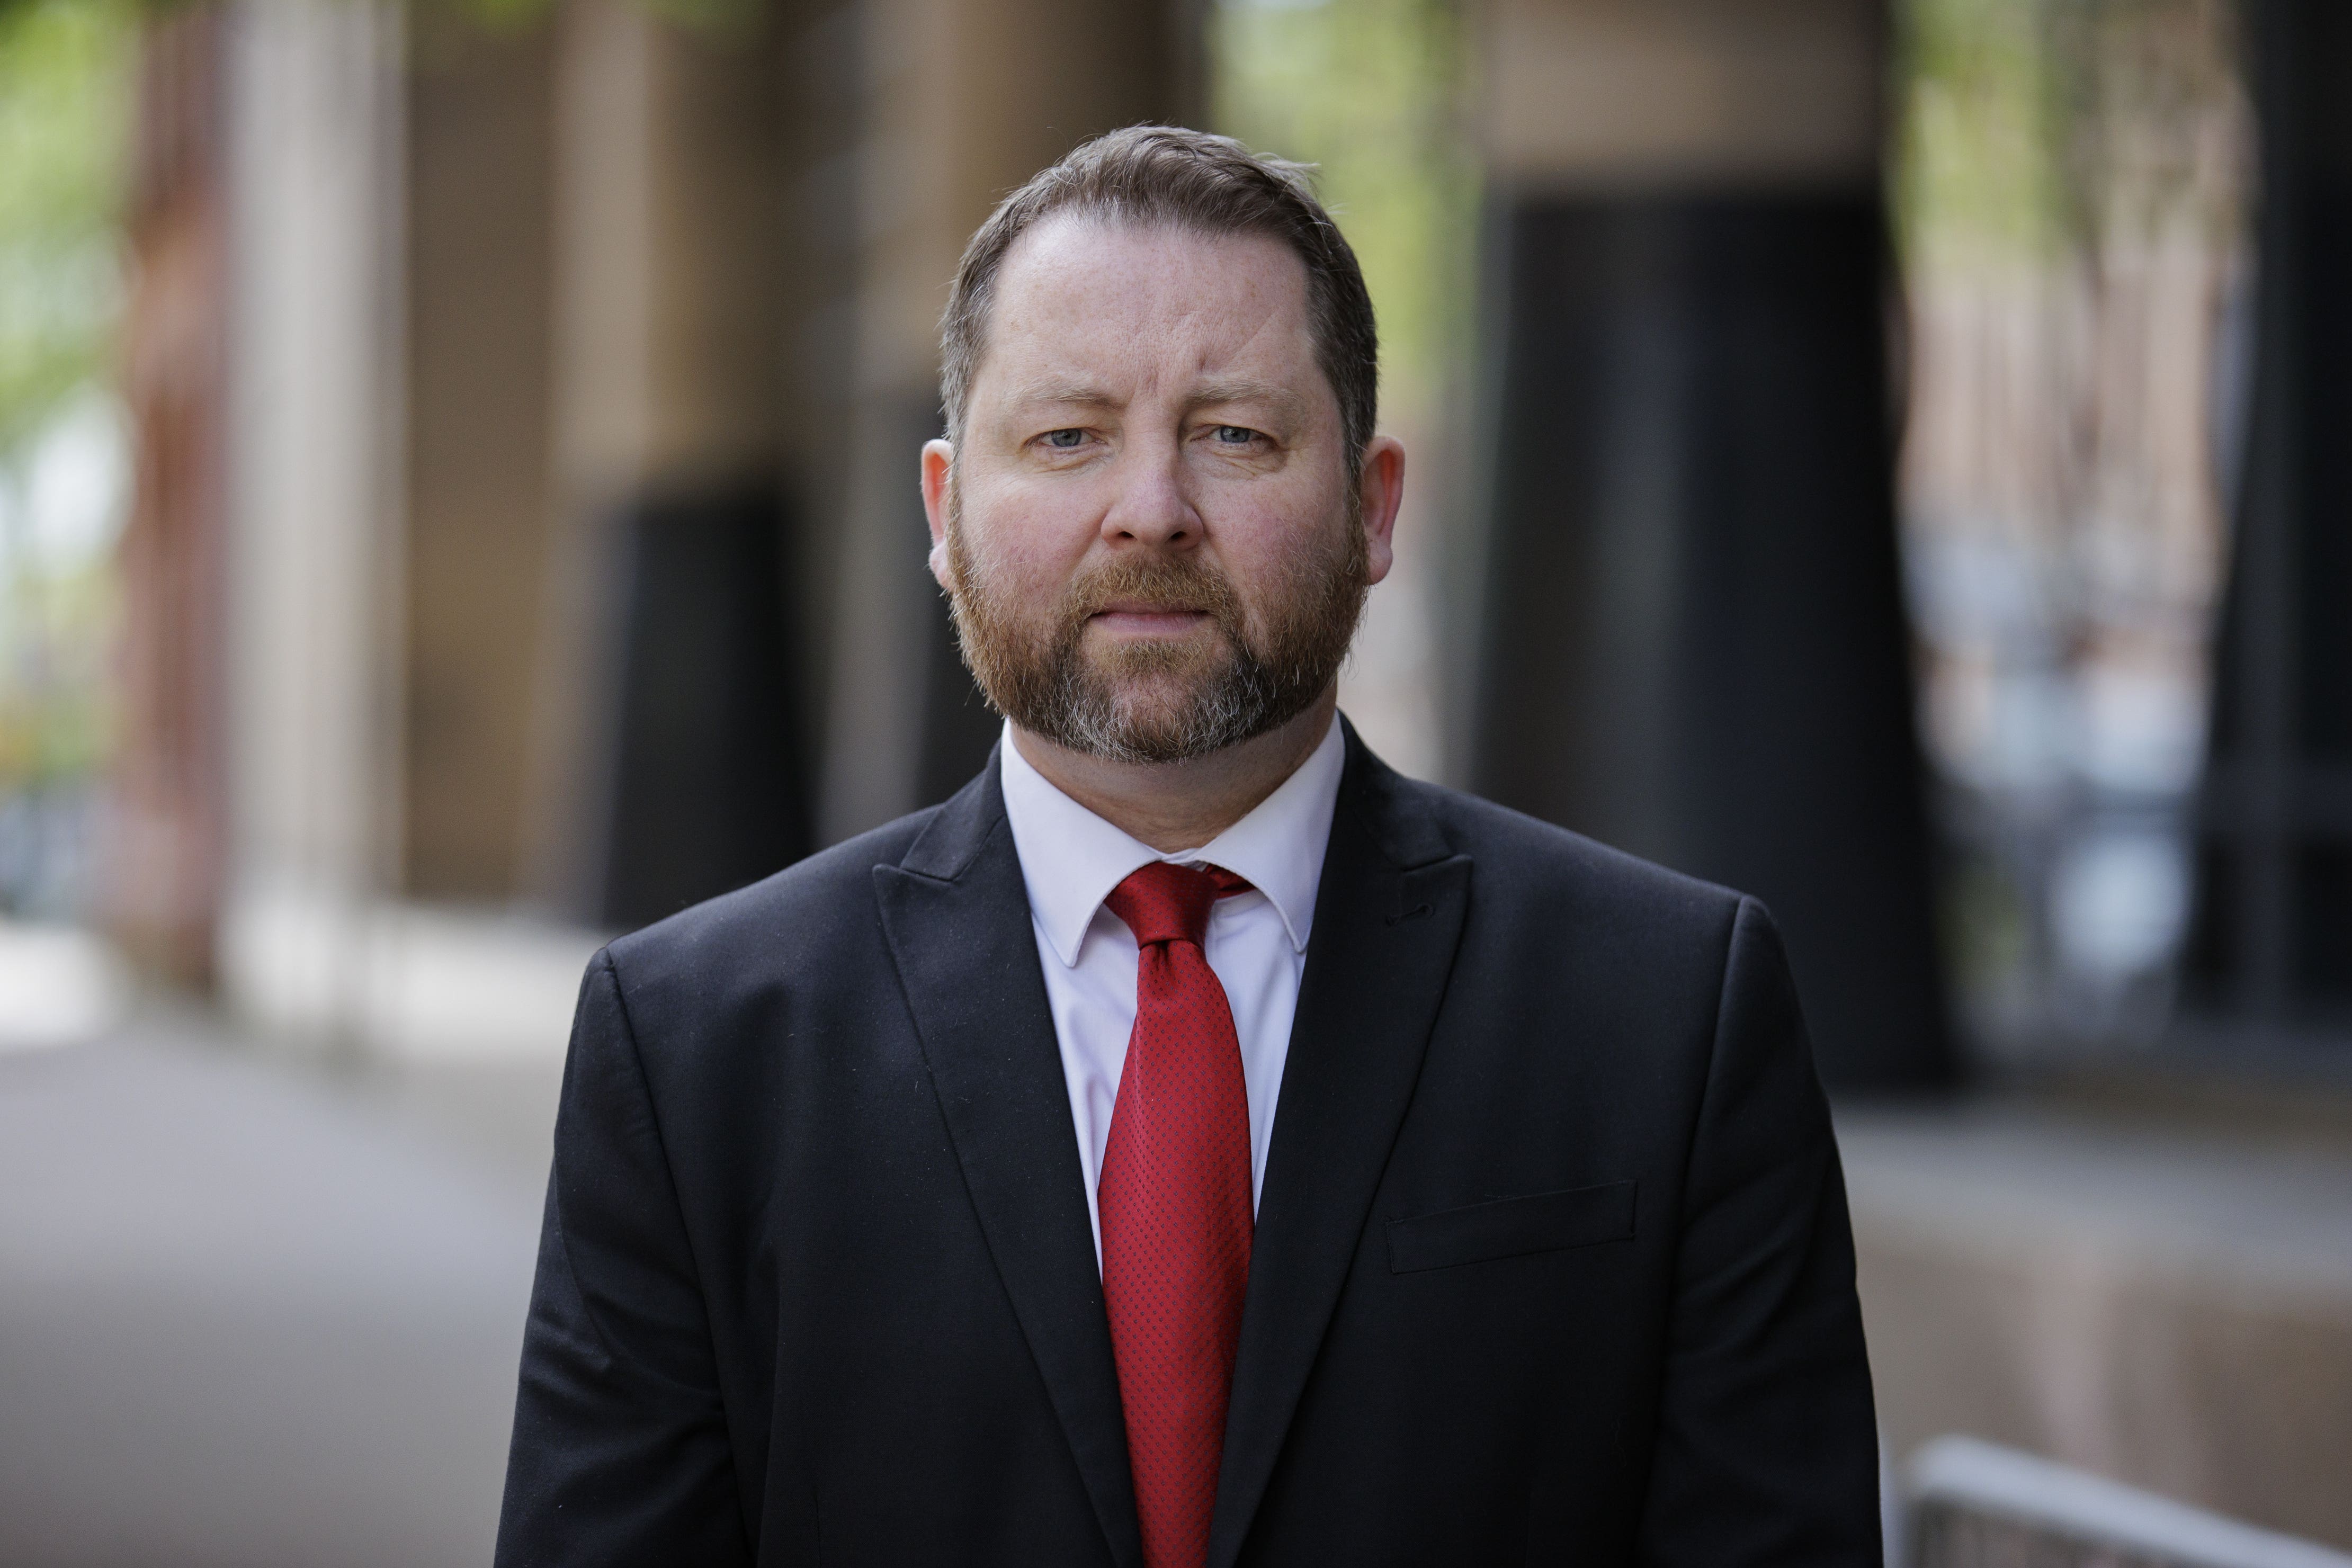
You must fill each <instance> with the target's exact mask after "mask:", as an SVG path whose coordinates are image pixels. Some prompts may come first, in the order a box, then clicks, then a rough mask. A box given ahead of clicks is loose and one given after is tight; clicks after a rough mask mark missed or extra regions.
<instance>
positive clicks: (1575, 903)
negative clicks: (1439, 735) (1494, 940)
mask: <svg viewBox="0 0 2352 1568" xmlns="http://www.w3.org/2000/svg"><path fill="white" fill-rule="evenodd" d="M1379 773H1380V774H1381V775H1382V776H1383V777H1378V778H1370V779H1366V781H1365V782H1366V785H1367V788H1366V789H1364V790H1363V792H1362V796H1361V800H1362V803H1363V807H1364V809H1363V810H1362V812H1361V816H1362V818H1363V820H1364V821H1366V822H1367V824H1368V825H1374V824H1381V823H1382V822H1385V823H1386V824H1388V831H1387V835H1386V836H1388V837H1390V838H1391V839H1392V840H1402V841H1403V843H1402V849H1403V852H1405V853H1406V854H1411V853H1412V852H1413V851H1414V850H1415V849H1418V851H1419V853H1420V854H1421V855H1422V856H1423V857H1427V856H1428V855H1429V854H1430V853H1431V852H1432V851H1433V850H1434V849H1437V848H1439V847H1440V846H1442V849H1443V851H1444V853H1446V854H1448V855H1460V856H1465V857H1466V858H1467V859H1468V860H1469V861H1470V862H1471V898H1472V901H1473V904H1474V906H1476V907H1479V908H1481V909H1482V910H1483V911H1485V912H1486V913H1488V914H1490V915H1518V916H1525V917H1536V916H1539V915H1540V916H1547V917H1549V918H1551V919H1554V920H1567V921H1569V922H1570V923H1571V925H1573V926H1575V927H1577V928H1580V929H1585V928H1591V927H1594V926H1600V927H1608V928H1616V929H1621V930H1627V931H1636V932H1642V933H1646V934H1648V935H1649V936H1651V937H1652V938H1654V940H1657V941H1663V942H1675V941H1688V940H1694V939H1707V938H1712V939H1714V940H1716V941H1718V942H1719V941H1720V940H1721V939H1722V938H1724V937H1726V936H1728V934H1729V929H1730V925H1731V924H1732V922H1733V921H1734V920H1735V919H1737V917H1738V914H1739V911H1740V908H1741V906H1742V904H1748V905H1749V906H1750V907H1751V908H1754V907H1758V906H1756V905H1755V904H1754V901H1753V900H1752V899H1748V898H1746V897H1745V896H1744V895H1743V894H1739V893H1738V892H1736V891H1735V890H1733V889H1730V888H1727V887H1720V886H1717V884H1715V883H1709V882H1704V881H1701V880H1700V879H1699V878H1697V877H1694V876H1686V875H1685V874H1683V873H1680V872H1676V871H1672V870H1669V869H1668V868H1666V867H1664V866H1662V865H1658V864H1655V863H1654V862H1650V861H1645V860H1643V859H1641V858H1639V857H1638V856H1635V855H1631V854H1627V853H1625V852H1623V851H1622V850H1616V849H1612V848H1611V847H1609V846H1608V845H1606V844H1603V843H1601V842H1598V841H1595V840H1592V839H1589V838H1586V837H1585V836H1584V835H1583V834H1581V833H1578V832H1572V831H1570V830H1568V829H1566V828H1562V827H1558V826H1555V825H1554V824H1552V823H1550V822H1546V821H1539V820H1538V819H1537V818H1534V817H1530V816H1528V815H1526V814H1524V813H1523V812H1519V811H1514V810H1509V809H1508V808H1507V807H1503V806H1498V805H1496V804H1495V803H1494V802H1493V801H1491V800H1482V799H1481V798H1479V797H1478V796H1475V795H1471V794H1466V793H1465V792H1463V791H1461V790H1458V789H1445V788H1444V787H1443V786H1440V785H1435V784H1427V783H1423V782H1421V781H1420V780H1418V779H1406V778H1404V777H1402V775H1399V774H1396V773H1394V772H1391V771H1390V770H1389V769H1387V768H1380V769H1379ZM1400 829H1402V830H1403V831H1398V830H1400ZM1374 831H1376V832H1379V831H1381V829H1380V827H1379V826H1374ZM1416 841H1418V842H1416Z"/></svg>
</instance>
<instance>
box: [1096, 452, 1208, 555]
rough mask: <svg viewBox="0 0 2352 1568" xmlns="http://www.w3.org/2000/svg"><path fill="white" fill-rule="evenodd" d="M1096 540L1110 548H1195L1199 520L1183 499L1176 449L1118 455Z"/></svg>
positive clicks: (1190, 506) (1182, 486)
mask: <svg viewBox="0 0 2352 1568" xmlns="http://www.w3.org/2000/svg"><path fill="white" fill-rule="evenodd" d="M1113 485H1114V489H1113V492H1112V495H1111V498H1110V505H1109V507H1108V508H1107V509H1106V510H1105V511H1104V513H1103V519H1102V537H1103V538H1104V540H1105V541H1106V542H1108V543H1110V544H1113V545H1128V544H1136V545H1141V546H1142V547H1144V548H1145V549H1192V548H1193V547H1194V546H1196V545H1198V544H1199V543H1200V542H1201V534H1202V526H1201V515H1200V513H1199V512H1198V511H1197V510H1196V509H1194V507H1193V505H1192V497H1190V496H1188V495H1187V494H1186V493H1185V487H1184V483H1183V465H1182V464H1181V462H1180V461H1179V458H1178V454H1177V450H1176V447H1175V445H1174V444H1173V443H1171V444H1169V445H1168V446H1167V447H1165V448H1164V449H1163V448H1161V447H1160V446H1159V445H1158V444H1150V443H1138V444H1134V445H1130V446H1129V448H1128V449H1127V450H1126V451H1124V452H1122V453H1120V454H1119V455H1118V461H1117V463H1116V465H1115V466H1114V468H1113Z"/></svg>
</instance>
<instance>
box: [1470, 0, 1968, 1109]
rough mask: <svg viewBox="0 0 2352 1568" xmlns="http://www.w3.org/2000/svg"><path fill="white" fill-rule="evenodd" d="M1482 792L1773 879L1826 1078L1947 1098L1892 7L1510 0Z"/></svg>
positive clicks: (1477, 752) (1479, 718) (1855, 2)
mask: <svg viewBox="0 0 2352 1568" xmlns="http://www.w3.org/2000/svg"><path fill="white" fill-rule="evenodd" d="M1484 26H1485V27H1486V37H1485V39H1484V58H1485V69H1486V94H1485V101H1486V136H1487V139H1488V142H1487V144H1488V148H1489V157H1490V160H1491V189H1492V191H1493V193H1494V201H1493V208H1492V228H1491V233H1490V254H1489V267H1488V270H1489V277H1490V279H1491V284H1490V298H1489V300H1488V312H1489V317H1490V321H1491V334H1492V335H1491V341H1490V350H1489V351H1490V364H1491V369H1490V372H1489V378H1490V381H1489V384H1490V386H1491V388H1492V389H1493V390H1492V395H1493V397H1494V399H1495V417H1494V420H1493V423H1492V427H1493V429H1494V431H1495V437H1494V439H1495V441H1496V450H1495V458H1494V462H1495V467H1494V475H1493V481H1492V484H1493V489H1492V494H1491V508H1490V517H1489V523H1488V527H1489V529H1490V533H1489V538H1488V561H1489V565H1488V573H1489V575H1488V587H1487V589H1486V603H1485V607H1484V613H1483V618H1482V619H1483V624H1484V627H1485V639H1484V646H1483V648H1482V650H1481V653H1480V659H1481V672H1482V673H1481V677H1480V682H1479V701H1478V704H1477V711H1476V714H1475V720H1474V727H1473V728H1474V733H1473V735H1472V737H1471V741H1470V752H1471V769H1470V770H1471V775H1472V778H1473V781H1474V787H1475V788H1476V789H1479V790H1480V791H1481V792H1483V793H1486V794H1488V795H1491V796H1493V797H1494V798H1495V799H1496V800H1501V801H1503V802H1505V803H1507V804H1509V805H1512V806H1516V807H1518V808H1520V809H1522V810H1528V811H1531V812H1534V813H1535V814H1537V815H1539V816H1543V817H1546V818H1549V819H1550V820H1552V821H1558V822H1561V823H1564V824H1566V825H1568V826H1570V827H1573V828H1576V829H1578V830H1580V831H1585V832H1589V833H1591V834H1592V835H1594V836H1595V837H1597V838H1600V839H1602V840H1604V841H1609V842H1612V843H1614V844H1617V845H1619V846H1621V847H1622V848H1625V849H1628V850H1631V851H1633V852H1637V853H1641V854H1643V855H1647V856H1650V857H1653V858H1655V859H1658V860H1661V861H1663V862H1665V863H1667V864H1669V865H1673V866H1675V867H1677V868H1678V869H1681V870H1684V871H1687V872H1690V873H1695V874H1697V875H1700V876H1705V877H1708V878H1711V879H1713V880H1717V881H1720V882H1724V883H1729V884H1731V885H1733V886H1736V887H1739V888H1741V889H1743V890H1744V891H1748V892H1751V893H1754V894H1758V895H1759V896H1761V897H1762V898H1764V899H1765V900H1766V901H1767V902H1768V903H1769V904H1771V906H1772V908H1773V910H1774V912H1775V913H1776V914H1777V915H1779V917H1780V923H1781V925H1782V928H1783V930H1784V932H1785V934H1786V936H1787V938H1788V943H1789V946H1790V954H1791V956H1792V959H1793V961H1794V963H1795V966H1796V971H1797V976H1798V981H1799V985H1800V988H1801V991H1802V993H1803V998H1804V1003H1805V1009H1806V1013H1807V1017H1808V1019H1809V1021H1810V1023H1811V1028H1812V1032H1813V1038H1814V1049H1815V1052H1816V1056H1817V1059H1818V1061H1819V1063H1820V1065H1821V1069H1822V1075H1823V1077H1824V1079H1825V1080H1827V1081H1828V1082H1831V1083H1832V1084H1833V1085H1837V1086H1843V1087H1852V1088H1893V1087H1902V1086H1911V1085H1920V1084H1927V1083H1932V1082H1939V1081H1941V1080H1943V1079H1945V1078H1946V1077H1947V1076H1948V1073H1949V1071H1950V1058H1949V1054H1948V1044H1947V1036H1946V1026H1945V1021H1944V1017H1943V1010H1942V997H1941V991H1940V986H1939V982H1938V974H1937V962H1936V956H1935V945H1934V939H1933V935H1932V930H1931V914H1930V895H1929V887H1928V863H1927V862H1928V852H1927V834H1926V829H1925V822H1924V814H1923V809H1922V801H1921V798H1920V789H1921V779H1920V769H1919V763H1918V757H1917V748H1916V739H1915V737H1914V734H1913V729H1912V699H1911V689H1910V666H1909V649H1908V645H1907V637H1906V626H1905V618H1904V612H1903V605H1902V600H1901V583H1900V580H1899V575H1898V571H1897V566H1896V559H1895V513H1894V503H1893V494H1894V488H1893V478H1892V444H1893V442H1892V437H1893V433H1894V427H1895V412H1894V409H1893V407H1892V404H1891V400H1890V398H1889V396H1888V374H1889V372H1888V354H1887V345H1886V341H1885V316H1886V312H1887V308H1888V306H1887V299H1888V293H1889V289H1888V282H1889V279H1888V266H1887V254H1886V241H1885V214H1884V212H1883V210H1882V203H1881V198H1880V194H1879V191H1880V179H1881V175H1880V153H1881V141H1882V138H1883V134H1884V131H1883V112H1882V106H1881V101H1880V99H1881V95H1882V92H1883V89H1884V81H1885V72H1886V60H1885V17H1884V16H1883V15H1882V10H1881V7H1880V5H1878V4H1876V3H1875V0H1638V3H1637V0H1496V3H1495V4H1494V5H1491V6H1490V7H1488V9H1487V11H1486V19H1485V23H1484Z"/></svg>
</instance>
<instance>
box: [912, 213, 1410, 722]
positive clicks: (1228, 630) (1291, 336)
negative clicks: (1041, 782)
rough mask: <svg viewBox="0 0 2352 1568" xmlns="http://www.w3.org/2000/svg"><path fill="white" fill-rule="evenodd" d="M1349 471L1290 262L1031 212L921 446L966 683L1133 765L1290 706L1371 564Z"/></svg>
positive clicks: (1199, 239) (1295, 267)
mask: <svg viewBox="0 0 2352 1568" xmlns="http://www.w3.org/2000/svg"><path fill="white" fill-rule="evenodd" d="M1346 456H1347V454H1346V449H1345V444H1344V441H1343V439H1342V434H1341V430H1340V421H1339V400H1338V398H1337V397H1336V395H1335V394H1334V393H1333V392H1332V391H1331V387H1330V383H1329V382H1328V380H1327V379H1326V378H1325V376H1324V374H1323V371H1322V370H1321V368H1320V366H1318V364H1317V363H1316V360H1315V345H1314V340H1313V337H1312V335H1311V332H1310V329H1309V327H1308V316H1307V275H1306V268H1305V267H1304V266H1303V265H1302V264H1301V263H1300V262H1299V260H1298V258H1297V256H1294V255H1293V254H1292V253H1291V252H1290V251H1289V250H1288V248H1287V247H1286V246H1283V245H1281V244H1280V243H1279V242H1278V241H1276V240H1272V239H1266V238H1261V237H1258V236H1255V235H1251V236H1220V237H1207V236H1203V235H1195V234H1191V233H1187V232H1184V231H1181V230H1179V229H1174V228H1170V227H1164V226H1150V227H1138V226H1133V225H1123V224H1115V223H1107V222H1105V221H1103V220H1100V219H1097V218H1093V217H1089V216H1081V215H1076V214H1066V215H1059V216H1055V217H1053V218H1048V219H1046V220H1045V221H1044V222H1043V223H1040V224H1039V225H1037V226H1036V227H1034V228H1033V229H1031V230H1030V231H1029V232H1028V233H1027V234H1025V235H1023V236H1022V238H1021V239H1020V240H1019V241H1018V242H1016V243H1015V244H1014V246H1013V249H1012V251H1011V252H1010V253H1009V254H1008V255H1007V256H1005V258H1004V261H1003V267H1002V268H1001V270H1000V271H999V273H998V275H997V279H996V287H995V294H994V299H993V301H992V307H991V310H990V319H989V323H988V331H987V341H986V347H985V352H984V356H983V358H982V362H981V364H980V366H979V369H978V371H977V373H976V374H975V375H974V377H973V379H972V382H971V387H970V389H969V390H968V392H967V395H966V398H965V414H964V428H963V430H962V432H961V440H960V442H959V444H958V445H957V446H956V448H955V450H954V451H953V453H952V455H950V453H949V451H948V449H947V447H946V445H945V444H943V443H933V444H932V445H931V447H929V448H928V449H926V452H925V460H924V499H925V502H926V506H927V507H928V508H929V512H930V515H931V528H932V538H933V549H932V553H931V570H932V571H933V573H934V575H936V576H937V577H938V578H939V580H940V583H941V584H942V585H943V586H944V587H945V588H946V589H947V590H948V593H949V596H950V601H951V602H952V604H953V607H954V612H955V620H956V628H957V632H958V634H959V636H960V637H961V641H962V644H963V648H964V656H965V659H966V662H967V663H969V664H971V668H972V673H973V674H974V675H975V676H977V677H978V679H979V681H980V684H981V686H982V690H984V691H985V692H986V693H987V694H988V695H989V698H990V700H991V701H992V702H993V703H995V704H996V706H998V707H999V708H1000V709H1002V710H1003V712H1004V713H1005V714H1006V715H1007V716H1010V717H1011V718H1012V719H1013V722H1014V723H1015V724H1017V725H1020V726H1021V727H1023V728H1024V729H1027V730H1030V731H1032V732H1034V733H1036V734H1038V735H1042V736H1044V737H1045V738H1047V739H1049V740H1053V741H1055V742H1057V743H1059V744H1061V745H1064V746H1066V747H1071V748H1072V749H1074V750H1077V751H1080V752H1083V753H1086V754H1088V755H1091V756H1096V757H1102V758H1110V759H1113V760H1118V761H1129V762H1171V761H1180V760H1182V759H1185V758H1192V757H1199V756H1203V755H1205V754H1207V753H1209V752H1212V751H1215V750H1218V749H1220V748H1222V747H1227V746H1231V745H1234V744H1235V743H1237V742H1239V741H1243V740H1246V739H1249V738H1251V737H1255V736H1257V735H1260V734H1264V733H1265V732H1266V731H1267V730H1270V729H1273V728H1274V727H1276V726H1278V725H1281V724H1283V723H1285V722H1286V721H1287V720H1289V719H1291V718H1294V717H1296V716H1297V715H1299V714H1300V713H1303V712H1305V711H1306V710H1307V708H1308V707H1309V706H1312V705H1313V704H1314V703H1315V702H1316V700H1317V699H1318V697H1320V696H1321V695H1322V694H1323V692H1324V691H1325V690H1326V689H1327V688H1328V686H1329V685H1330V683H1331V681H1332V679H1333V678H1334V677H1335V676H1336V675H1337V674H1338V673H1339V664H1340V661H1341V660H1342V659H1343V658H1344V657H1345V656H1346V653H1347V649H1348V643H1349V638H1350V637H1351V636H1352V635H1353V633H1354V631H1355V625H1356V619H1357V616H1358V614H1359V612H1360V611H1361V609H1362V606H1363V598H1364V593H1365V591H1366V590H1367V589H1368V588H1369V587H1370V585H1371V584H1372V583H1373V582H1375V581H1377V580H1379V579H1380V578H1381V576H1383V575H1385V574H1386V572H1387V570H1388V565H1389V555H1388V538H1387V525H1388V521H1389V519H1390V517H1392V516H1393V513H1394V504H1393V499H1392V498H1390V497H1385V496H1382V497H1379V498H1378V499H1377V500H1376V505H1375V507H1374V511H1375V513H1376V514H1377V517H1376V523H1375V528H1373V529H1370V530H1368V529H1367V528H1366V527H1365V526H1364V523H1363V519H1362V517H1361V513H1362V511H1363V507H1361V505H1360V497H1359V495H1358V492H1357V490H1356V488H1355V487H1354V486H1350V484H1349V474H1348V464H1347V461H1346ZM1381 470H1382V477H1381V483H1383V484H1385V483H1389V482H1391V480H1392V479H1393V476H1394V463H1393V461H1391V460H1387V459H1384V460H1383V462H1382V465H1381ZM1375 536H1376V537H1375Z"/></svg>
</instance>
